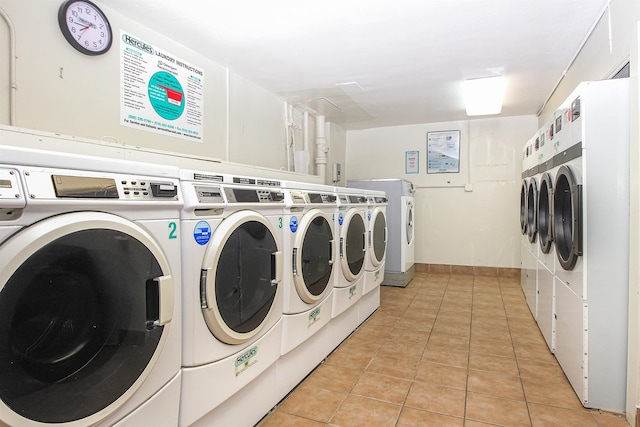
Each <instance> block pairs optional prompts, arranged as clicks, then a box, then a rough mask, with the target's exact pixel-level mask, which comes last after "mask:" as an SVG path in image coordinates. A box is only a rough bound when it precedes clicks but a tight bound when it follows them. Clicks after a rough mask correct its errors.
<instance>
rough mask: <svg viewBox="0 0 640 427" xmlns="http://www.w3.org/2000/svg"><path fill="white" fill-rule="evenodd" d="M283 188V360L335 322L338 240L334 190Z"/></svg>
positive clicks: (289, 184)
mask: <svg viewBox="0 0 640 427" xmlns="http://www.w3.org/2000/svg"><path fill="white" fill-rule="evenodd" d="M283 186H284V187H285V190H284V192H285V204H286V209H285V214H284V220H283V228H284V238H283V248H284V254H285V259H284V280H283V290H284V308H283V313H284V316H283V341H282V353H281V354H286V353H287V352H289V351H291V350H292V349H294V348H295V347H296V346H298V345H299V344H300V343H302V342H303V341H304V340H306V339H307V338H309V337H310V336H311V335H313V334H315V333H316V332H317V331H318V330H320V329H321V328H322V327H324V326H325V325H326V324H327V323H329V320H331V310H332V305H333V290H334V286H333V284H334V281H335V278H334V262H335V260H336V257H337V242H336V241H337V238H336V232H335V224H334V215H335V211H336V195H335V193H333V191H332V190H333V187H326V186H321V185H312V184H304V183H293V182H285V183H283ZM303 188H304V189H303ZM320 360H322V359H320ZM320 360H319V361H318V363H319V362H320Z"/></svg>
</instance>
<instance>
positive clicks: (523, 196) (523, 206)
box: [520, 179, 529, 234]
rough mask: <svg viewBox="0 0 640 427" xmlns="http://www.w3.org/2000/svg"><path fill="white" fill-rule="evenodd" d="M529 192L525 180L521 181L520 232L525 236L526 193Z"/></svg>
mask: <svg viewBox="0 0 640 427" xmlns="http://www.w3.org/2000/svg"><path fill="white" fill-rule="evenodd" d="M528 190H529V184H528V183H527V180H526V179H523V180H522V186H521V187H520V231H521V232H522V234H527V191H528Z"/></svg>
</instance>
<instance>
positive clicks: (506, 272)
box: [415, 263, 640, 427]
mask: <svg viewBox="0 0 640 427" xmlns="http://www.w3.org/2000/svg"><path fill="white" fill-rule="evenodd" d="M415 267H416V273H434V274H468V275H476V276H498V277H513V278H520V269H519V268H504V267H478V266H471V265H450V264H422V263H416V264H415ZM639 427H640V426H639Z"/></svg>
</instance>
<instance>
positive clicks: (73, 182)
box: [51, 175, 119, 199]
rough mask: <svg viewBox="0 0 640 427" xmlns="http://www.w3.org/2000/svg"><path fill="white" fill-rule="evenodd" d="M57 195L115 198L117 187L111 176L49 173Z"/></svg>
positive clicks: (116, 196) (79, 197)
mask: <svg viewBox="0 0 640 427" xmlns="http://www.w3.org/2000/svg"><path fill="white" fill-rule="evenodd" d="M51 180H52V182H53V188H54V189H55V191H56V196H57V197H73V198H78V199H117V198H119V195H118V187H117V186H116V181H115V180H114V179H112V178H96V177H86V176H69V175H51Z"/></svg>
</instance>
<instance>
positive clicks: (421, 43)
mask: <svg viewBox="0 0 640 427" xmlns="http://www.w3.org/2000/svg"><path fill="white" fill-rule="evenodd" d="M104 2H105V4H108V5H109V6H110V7H112V8H113V9H115V10H117V11H118V12H120V13H122V14H123V15H125V16H128V17H131V18H133V19H135V20H137V21H138V22H140V23H141V24H143V25H146V26H148V27H151V28H153V29H155V30H157V31H160V32H162V33H163V34H165V35H166V36H168V37H170V38H172V39H174V40H176V41H177V42H179V43H181V44H183V45H185V46H187V47H188V48H190V49H192V50H194V51H196V52H198V53H200V54H202V55H203V56H205V57H207V58H210V59H211V60H212V61H214V62H216V63H218V64H220V65H222V66H224V67H227V68H229V69H230V70H231V71H232V72H233V73H235V74H238V75H240V76H242V77H244V78H245V79H247V80H250V81H252V82H254V83H255V84H257V85H258V86H261V87H263V88H265V89H267V90H268V91H270V92H273V93H276V94H278V95H280V96H282V97H283V98H284V99H286V100H287V101H288V102H289V103H291V104H294V105H297V106H298V107H300V108H306V109H309V110H310V111H311V112H313V113H318V114H324V115H325V116H326V118H327V120H328V121H333V122H338V123H341V124H342V125H343V126H344V127H345V128H346V129H362V128H370V127H378V126H393V125H401V124H414V123H433V122H441V121H452V120H462V119H466V118H467V116H466V114H465V109H464V104H463V99H462V89H461V81H462V80H464V79H468V78H478V77H487V76H493V75H497V74H504V75H505V76H506V77H507V91H506V95H505V100H504V105H503V109H502V113H501V114H500V115H501V116H515V115H527V114H536V113H537V112H538V111H539V110H540V108H541V107H542V106H543V105H544V103H545V101H546V100H547V99H548V97H549V95H550V94H551V92H552V91H553V89H554V88H555V86H556V84H557V83H558V82H559V80H560V79H561V78H562V76H563V74H564V72H565V71H566V69H567V68H568V66H569V65H570V63H571V61H572V60H573V58H574V57H575V55H576V53H577V51H578V50H579V48H580V47H581V45H582V43H583V42H584V40H585V39H586V37H587V36H588V34H589V33H590V31H591V29H592V27H593V25H594V23H595V22H596V21H597V20H598V19H599V17H600V16H601V14H602V13H603V11H604V8H605V7H606V5H607V4H608V2H609V0H560V1H558V0H487V1H479V0H394V1H391V0H318V1H315V2H310V1H305V0H272V1H265V0H232V1H215V0H214V1H211V0H180V1H175V0H136V1H135V2H131V1H130V0H104ZM196 65H197V64H196ZM205 78H206V77H205Z"/></svg>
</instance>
